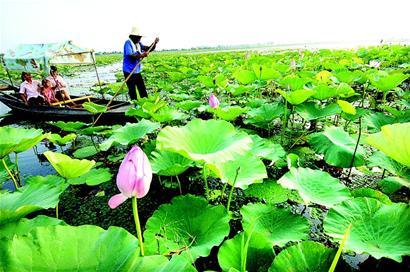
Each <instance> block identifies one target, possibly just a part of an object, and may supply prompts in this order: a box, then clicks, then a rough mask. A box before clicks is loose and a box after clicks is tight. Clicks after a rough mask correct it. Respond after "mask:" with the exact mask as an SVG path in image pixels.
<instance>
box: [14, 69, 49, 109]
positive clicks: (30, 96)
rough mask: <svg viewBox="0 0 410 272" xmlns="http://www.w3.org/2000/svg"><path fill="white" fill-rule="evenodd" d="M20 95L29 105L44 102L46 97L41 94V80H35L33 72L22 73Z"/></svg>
mask: <svg viewBox="0 0 410 272" xmlns="http://www.w3.org/2000/svg"><path fill="white" fill-rule="evenodd" d="M21 80H22V81H23V83H21V85H20V91H19V93H20V96H21V98H22V99H23V101H24V103H25V104H26V105H29V106H38V105H41V104H43V103H44V97H43V96H42V95H41V94H40V87H41V85H40V81H38V80H33V79H32V78H31V74H30V73H27V72H23V73H21Z"/></svg>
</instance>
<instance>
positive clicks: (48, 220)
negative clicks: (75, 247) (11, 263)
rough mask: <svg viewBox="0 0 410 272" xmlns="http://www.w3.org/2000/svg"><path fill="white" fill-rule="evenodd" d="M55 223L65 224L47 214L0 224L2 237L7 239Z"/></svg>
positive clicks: (0, 235) (0, 236)
mask: <svg viewBox="0 0 410 272" xmlns="http://www.w3.org/2000/svg"><path fill="white" fill-rule="evenodd" d="M54 225H65V223H64V221H62V220H60V219H57V218H53V217H48V216H45V215H39V216H37V217H35V218H33V219H27V218H21V219H20V220H18V221H14V222H10V223H7V224H3V225H0V239H2V238H6V239H7V240H9V239H12V238H13V236H14V235H19V236H22V235H26V234H28V233H29V232H30V231H31V230H32V229H34V228H37V227H41V226H44V227H46V226H54ZM0 247H1V245H0ZM0 251H1V250H0ZM0 264H1V261H0Z"/></svg>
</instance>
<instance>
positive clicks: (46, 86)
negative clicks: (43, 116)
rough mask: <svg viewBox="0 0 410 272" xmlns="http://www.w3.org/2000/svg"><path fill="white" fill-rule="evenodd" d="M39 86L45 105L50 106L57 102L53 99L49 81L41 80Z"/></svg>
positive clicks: (53, 92) (53, 95) (53, 94)
mask: <svg viewBox="0 0 410 272" xmlns="http://www.w3.org/2000/svg"><path fill="white" fill-rule="evenodd" d="M41 85H42V87H41V94H42V95H43V96H44V99H45V101H46V103H47V104H49V105H51V104H52V103H56V102H58V100H57V98H56V97H55V90H54V89H53V86H52V85H51V81H50V80H48V79H47V78H46V79H43V81H42V82H41Z"/></svg>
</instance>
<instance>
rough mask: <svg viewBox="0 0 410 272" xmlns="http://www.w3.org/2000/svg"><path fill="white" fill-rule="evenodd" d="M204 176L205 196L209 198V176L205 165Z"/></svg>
mask: <svg viewBox="0 0 410 272" xmlns="http://www.w3.org/2000/svg"><path fill="white" fill-rule="evenodd" d="M203 174H204V182H205V195H206V198H208V196H209V188H208V176H207V175H206V174H207V173H206V165H205V164H204V169H203Z"/></svg>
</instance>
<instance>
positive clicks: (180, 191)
mask: <svg viewBox="0 0 410 272" xmlns="http://www.w3.org/2000/svg"><path fill="white" fill-rule="evenodd" d="M176 178H177V181H178V186H179V194H181V195H182V188H181V182H180V181H179V177H178V175H176Z"/></svg>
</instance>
